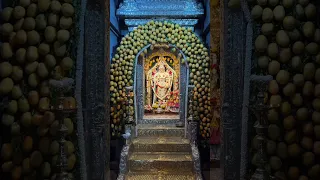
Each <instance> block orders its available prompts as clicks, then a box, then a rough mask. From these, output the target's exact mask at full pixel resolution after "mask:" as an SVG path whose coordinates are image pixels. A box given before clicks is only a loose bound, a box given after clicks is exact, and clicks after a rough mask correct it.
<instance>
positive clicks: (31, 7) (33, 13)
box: [27, 3, 38, 17]
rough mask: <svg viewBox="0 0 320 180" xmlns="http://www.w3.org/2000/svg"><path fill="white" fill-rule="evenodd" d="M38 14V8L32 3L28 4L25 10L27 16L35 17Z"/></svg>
mask: <svg viewBox="0 0 320 180" xmlns="http://www.w3.org/2000/svg"><path fill="white" fill-rule="evenodd" d="M37 13H38V6H37V5H36V4H34V3H32V4H30V5H29V6H28V8H27V16H28V17H35V16H36V15H37Z"/></svg>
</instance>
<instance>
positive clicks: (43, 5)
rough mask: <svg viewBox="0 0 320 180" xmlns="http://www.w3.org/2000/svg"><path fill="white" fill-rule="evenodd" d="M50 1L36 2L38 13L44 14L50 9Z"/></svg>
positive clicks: (39, 0) (41, 0) (40, 0)
mask: <svg viewBox="0 0 320 180" xmlns="http://www.w3.org/2000/svg"><path fill="white" fill-rule="evenodd" d="M50 3H51V2H50V0H38V9H39V11H40V12H46V11H47V10H48V9H49V7H50Z"/></svg>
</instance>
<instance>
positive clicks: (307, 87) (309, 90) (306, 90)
mask: <svg viewBox="0 0 320 180" xmlns="http://www.w3.org/2000/svg"><path fill="white" fill-rule="evenodd" d="M302 94H303V95H304V96H312V95H313V94H314V85H313V83H312V82H311V81H307V82H305V83H304V86H303V89H302Z"/></svg>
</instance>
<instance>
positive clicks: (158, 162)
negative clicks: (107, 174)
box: [124, 120, 199, 180]
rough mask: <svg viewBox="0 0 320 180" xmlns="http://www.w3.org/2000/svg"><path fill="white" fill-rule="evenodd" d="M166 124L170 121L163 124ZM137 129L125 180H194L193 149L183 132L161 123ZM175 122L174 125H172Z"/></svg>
mask: <svg viewBox="0 0 320 180" xmlns="http://www.w3.org/2000/svg"><path fill="white" fill-rule="evenodd" d="M166 121H169V120H166ZM152 122H153V123H152V124H151V123H150V122H147V123H142V124H139V125H137V127H136V128H137V132H138V134H137V137H136V138H134V139H133V140H132V144H131V145H130V150H129V151H130V152H129V153H128V157H127V161H126V162H127V173H126V174H125V175H124V179H125V180H145V179H146V180H195V179H199V178H197V176H196V173H195V169H194V161H193V157H192V148H191V145H190V142H189V140H188V139H185V138H184V136H185V129H184V128H178V127H175V125H174V123H164V121H161V120H153V121H152ZM171 122H175V121H173V120H172V121H171Z"/></svg>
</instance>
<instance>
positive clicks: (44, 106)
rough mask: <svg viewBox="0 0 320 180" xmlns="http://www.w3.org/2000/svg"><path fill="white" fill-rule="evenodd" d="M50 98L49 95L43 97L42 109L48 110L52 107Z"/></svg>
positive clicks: (40, 102) (40, 106)
mask: <svg viewBox="0 0 320 180" xmlns="http://www.w3.org/2000/svg"><path fill="white" fill-rule="evenodd" d="M49 107H50V99H49V98H47V97H42V98H41V99H40V101H39V109H40V110H48V109H50V108H49Z"/></svg>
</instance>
